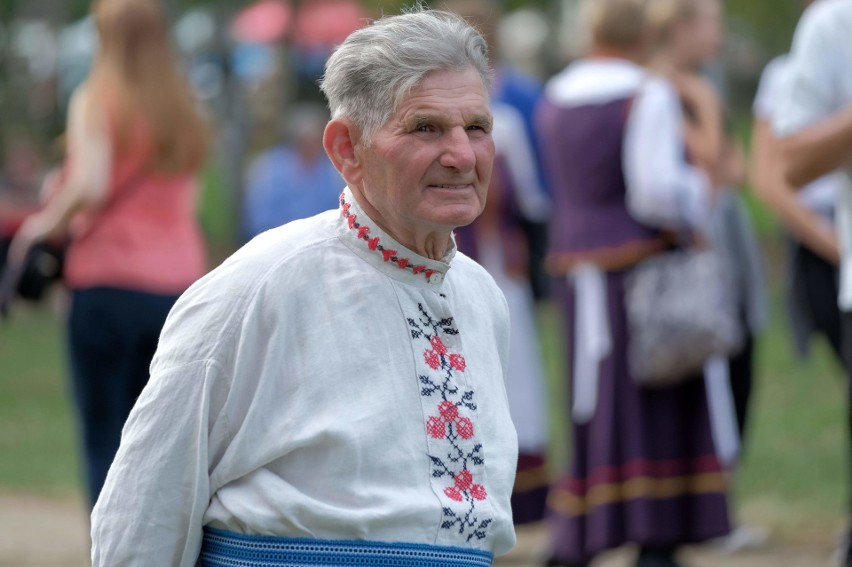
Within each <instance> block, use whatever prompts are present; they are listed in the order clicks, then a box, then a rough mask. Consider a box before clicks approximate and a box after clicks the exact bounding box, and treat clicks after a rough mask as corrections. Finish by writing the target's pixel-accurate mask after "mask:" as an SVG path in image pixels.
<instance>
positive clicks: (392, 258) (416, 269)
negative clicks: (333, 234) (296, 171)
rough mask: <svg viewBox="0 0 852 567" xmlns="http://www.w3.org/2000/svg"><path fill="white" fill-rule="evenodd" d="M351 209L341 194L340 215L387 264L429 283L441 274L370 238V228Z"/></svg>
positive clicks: (376, 238)
mask: <svg viewBox="0 0 852 567" xmlns="http://www.w3.org/2000/svg"><path fill="white" fill-rule="evenodd" d="M351 207H352V204H351V203H347V202H346V200H345V198H344V194H343V193H341V194H340V210H341V213H340V214H341V215H343V218H345V219H346V223H347V224H348V225H349V228H350V229H352V230H357V233H356V236H357V238H358V239H359V240H363V241H364V242H366V243H367V248H369V249H370V250H373V251H376V250H378V251H379V252H381V253H382V258H383V259H384V261H385V262H393V263H394V264H396V265H397V267H399V268H400V269H402V270H411V271H412V272H413V273H415V274H420V273H422V274H423V277H425V278H426V281H429V279H430V278H431V277H432V275H433V274H437V273H439V272H438V270H430V269H427V268H426V266H423V265H416V266H412V265H411V260H409V259H408V258H404V257H399V256H397V255H396V254H397V251H396V250H393V249H391V248H385V247H384V246H382V245H381V244H380V243H379V237H378V236H374V237H372V238H370V237H369V236H368V234H369V233H370V227H369V226H367V225H364V224H361V223H359V222H358V220H357V218H356V217H357V216H358V215H356V214H354V213H351V212H349V210H350V209H351Z"/></svg>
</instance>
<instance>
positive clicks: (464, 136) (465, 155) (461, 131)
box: [440, 127, 476, 171]
mask: <svg viewBox="0 0 852 567" xmlns="http://www.w3.org/2000/svg"><path fill="white" fill-rule="evenodd" d="M444 137H445V139H444V151H443V153H442V154H441V159H440V163H441V165H443V166H444V167H452V168H455V169H458V170H459V171H470V170H472V169H473V167H474V165H476V153H475V152H474V151H473V144H472V143H471V140H470V136H469V135H468V131H467V130H466V129H465V128H461V127H459V128H453V129H452V130H449V131H448V132H447V133H446V134H445V136H444Z"/></svg>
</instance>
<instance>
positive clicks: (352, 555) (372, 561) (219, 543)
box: [201, 528, 493, 567]
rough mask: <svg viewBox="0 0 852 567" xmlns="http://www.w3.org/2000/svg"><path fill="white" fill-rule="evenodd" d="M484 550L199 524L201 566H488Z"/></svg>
mask: <svg viewBox="0 0 852 567" xmlns="http://www.w3.org/2000/svg"><path fill="white" fill-rule="evenodd" d="M492 561H493V556H492V555H491V554H490V553H488V552H487V551H482V550H478V549H465V548H461V547H443V546H437V545H426V544H415V543H387V542H379V541H356V540H348V541H337V540H323V539H295V538H283V537H274V536H256V535H243V534H236V533H232V532H226V531H222V530H216V529H212V528H204V542H203V543H202V546H201V565H202V566H203V567H306V566H311V565H313V566H317V567H319V566H322V567H349V566H351V565H356V566H358V567H490V566H491V563H492Z"/></svg>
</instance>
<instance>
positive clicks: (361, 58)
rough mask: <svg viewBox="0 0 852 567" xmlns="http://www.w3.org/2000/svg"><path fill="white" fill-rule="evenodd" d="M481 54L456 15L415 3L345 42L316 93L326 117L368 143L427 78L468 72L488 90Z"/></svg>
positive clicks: (478, 41)
mask: <svg viewBox="0 0 852 567" xmlns="http://www.w3.org/2000/svg"><path fill="white" fill-rule="evenodd" d="M487 54H488V47H487V45H486V43H485V40H483V39H482V36H480V35H479V33H478V32H477V31H476V30H475V29H473V28H472V27H471V26H469V25H468V24H467V23H466V22H465V21H464V19H462V18H461V17H460V16H457V15H455V14H451V13H449V12H443V11H439V10H428V9H423V8H422V6H420V4H419V3H418V4H417V5H415V6H414V8H413V9H412V11H410V12H407V13H403V14H401V15H398V16H384V17H382V18H381V19H379V20H376V21H375V22H373V23H372V25H369V26H367V27H364V28H361V29H359V30H357V31H355V32H353V33H352V34H351V35H350V36H349V37H348V38H346V41H344V42H343V43H342V44H341V45H340V46H339V47H338V48H337V49H336V50H335V52H334V53H333V54H332V56H331V57H330V58H329V60H328V62H327V63H326V66H325V76H324V77H323V78H322V80H321V81H320V88H321V89H322V92H323V93H325V96H326V97H327V98H328V105H329V109H330V110H331V117H332V118H341V117H346V118H349V119H351V120H352V121H353V122H354V123H355V125H356V126H357V127H358V128H360V129H361V137H362V139H363V141H364V143H365V144H369V143H370V140H371V139H372V137H373V135H374V134H375V133H376V131H377V130H379V129H380V128H381V127H382V126H384V125H385V123H387V121H388V120H389V119H390V117H391V116H392V115H393V113H394V112H395V111H396V109H397V108H399V105H400V103H401V102H402V100H403V99H404V98H405V97H406V96H407V95H408V94H409V93H410V91H411V90H412V89H413V88H415V87H417V86H418V85H419V84H420V83H421V82H422V81H423V79H424V78H425V77H426V75H428V74H429V73H432V72H434V71H447V70H458V71H463V70H465V69H469V68H472V69H475V70H476V71H477V72H478V73H479V75H480V77H482V83H483V86H484V87H485V89H486V90H487V89H488V88H490V86H491V80H492V71H491V68H490V66H489V64H488V57H487Z"/></svg>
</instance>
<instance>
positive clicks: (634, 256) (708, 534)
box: [536, 0, 730, 567]
mask: <svg viewBox="0 0 852 567" xmlns="http://www.w3.org/2000/svg"><path fill="white" fill-rule="evenodd" d="M584 9H585V12H584V17H585V23H586V27H587V29H588V30H590V31H591V36H592V37H591V45H590V47H589V50H588V52H587V54H586V56H585V57H584V58H582V59H581V60H579V61H577V62H575V63H572V64H571V65H569V66H568V68H566V69H565V70H564V71H562V72H561V73H559V74H558V75H556V76H555V77H554V78H553V79H552V80H551V81H550V82H549V83H548V85H547V87H546V89H545V101H544V102H543V104H542V105H540V106H539V108H538V111H537V116H536V126H537V130H538V135H539V137H540V142H541V147H542V148H543V153H544V164H545V169H546V171H547V173H548V179H549V180H550V182H551V187H552V191H553V201H554V207H553V210H554V215H553V222H552V224H551V234H550V243H551V249H550V252H549V254H548V258H547V262H548V267H549V270H550V271H551V272H552V273H553V275H555V276H557V277H558V278H559V280H558V283H559V285H558V286H556V288H555V291H556V294H557V297H558V299H559V300H560V301H561V304H562V310H563V313H564V316H565V328H566V329H567V330H568V331H569V335H571V341H570V342H569V343H568V344H567V345H566V351H567V352H568V354H569V360H570V362H571V365H572V372H571V373H570V378H569V380H567V381H568V383H570V385H571V403H572V405H571V417H572V431H571V435H572V437H571V439H572V444H571V446H572V452H573V453H572V459H571V465H570V470H569V471H567V474H565V476H564V477H563V478H561V479H560V480H559V481H558V482H557V483H556V484H555V485H554V486H553V488H552V489H551V492H550V496H549V499H548V505H549V508H550V517H549V524H550V529H551V542H552V552H553V556H552V558H551V559H550V560H549V563H548V564H549V565H558V566H564V567H587V566H588V565H590V564H592V562H593V560H594V559H595V558H596V557H597V556H598V555H599V554H600V553H602V552H604V551H606V550H608V549H613V548H616V547H619V546H622V545H624V544H628V543H632V544H636V545H638V547H639V556H638V558H637V560H636V565H637V567H678V566H679V565H680V563H678V561H677V558H676V552H677V549H678V547H679V546H680V545H682V544H686V543H691V542H699V541H703V540H706V539H709V538H713V537H717V536H721V535H724V534H726V533H727V532H728V531H729V529H730V527H729V520H728V508H727V495H726V491H727V481H726V472H725V471H724V468H723V466H722V464H721V462H720V460H719V458H718V456H717V454H716V449H715V446H714V444H713V438H712V435H711V428H710V418H709V412H708V404H707V397H706V395H705V388H704V384H703V381H702V380H701V377H700V376H696V377H695V378H694V379H692V380H687V381H685V382H683V383H680V384H676V385H672V386H667V387H660V388H644V387H641V386H639V385H638V384H637V383H636V381H635V380H634V377H633V375H632V373H631V369H630V367H629V364H628V355H627V352H628V345H629V344H630V340H631V332H630V329H629V325H628V322H627V314H626V300H625V286H626V280H627V277H628V275H629V274H630V271H631V269H632V268H633V267H634V266H635V265H636V264H637V263H639V262H641V261H642V260H644V259H646V258H649V257H651V256H653V255H655V254H658V253H660V252H662V251H664V250H666V249H667V248H668V247H669V246H670V243H669V241H667V239H666V238H665V237H664V236H663V232H664V231H665V230H674V231H690V230H695V229H699V228H701V227H703V226H704V225H706V223H707V202H708V200H709V199H710V197H711V194H712V191H713V186H712V184H711V183H710V181H709V179H708V176H707V174H706V171H704V170H702V169H701V168H699V167H696V166H695V165H693V164H690V163H688V162H687V161H686V159H685V152H684V136H683V128H682V120H683V117H682V113H681V110H680V105H679V101H678V96H677V92H676V91H675V89H674V87H673V86H672V84H671V83H670V82H669V81H666V80H665V79H662V78H660V77H658V76H655V75H653V74H651V73H649V72H648V70H647V69H646V68H645V67H643V63H644V62H645V61H646V58H647V55H648V49H649V48H650V46H651V39H652V38H651V35H650V30H651V28H650V16H649V14H648V12H647V7H646V2H645V1H644V0H588V1H587V2H586V3H585V4H584ZM590 141H591V143H590Z"/></svg>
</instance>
